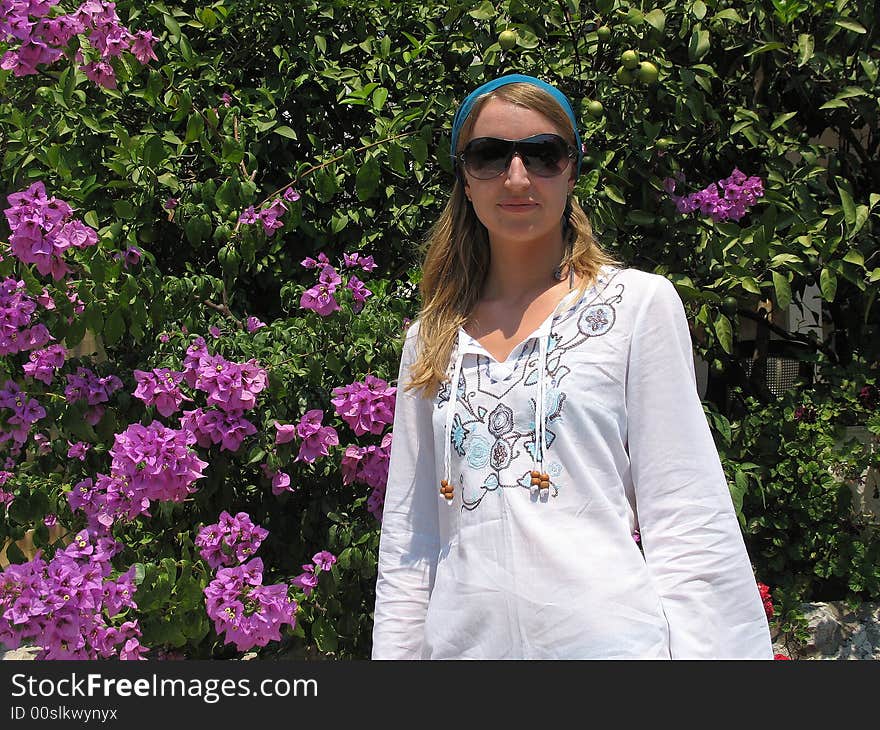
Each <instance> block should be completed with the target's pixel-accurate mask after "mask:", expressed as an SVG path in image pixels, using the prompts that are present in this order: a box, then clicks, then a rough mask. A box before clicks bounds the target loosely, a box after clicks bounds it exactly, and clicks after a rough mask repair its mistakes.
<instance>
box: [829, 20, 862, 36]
mask: <svg viewBox="0 0 880 730" xmlns="http://www.w3.org/2000/svg"><path fill="white" fill-rule="evenodd" d="M834 24H835V25H839V26H840V27H841V28H846V29H847V30H851V31H852V32H853V33H867V32H868V31H867V30H865V27H864V26H863V25H862V24H861V23H857V22H856V21H855V20H853V19H852V18H838V19H837V20H835V21H834Z"/></svg>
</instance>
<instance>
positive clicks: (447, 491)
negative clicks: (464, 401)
mask: <svg viewBox="0 0 880 730" xmlns="http://www.w3.org/2000/svg"><path fill="white" fill-rule="evenodd" d="M456 347H457V349H458V352H457V353H456V356H455V366H454V367H453V369H452V383H451V386H452V391H451V392H450V394H449V407H448V410H447V411H446V427H445V428H444V429H443V434H444V439H443V441H444V446H443V476H444V478H443V479H441V480H440V494H442V495H443V496H444V497H445V498H446V501H447V503H448V504H452V498H453V497H454V496H455V494H454V492H455V490H454V488H453V486H452V485H451V484H450V483H449V475H450V471H451V468H450V459H451V458H452V454H451V453H450V449H449V444H450V441H451V440H452V421H453V419H454V418H455V405H456V403H457V402H458V382H459V380H460V379H461V363H462V360H463V359H464V353H463V352H462V351H461V343H458V345H457V346H456Z"/></svg>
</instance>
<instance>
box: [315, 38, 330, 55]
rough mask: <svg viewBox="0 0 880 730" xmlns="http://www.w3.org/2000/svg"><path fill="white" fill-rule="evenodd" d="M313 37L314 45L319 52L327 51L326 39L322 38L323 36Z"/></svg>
mask: <svg viewBox="0 0 880 730" xmlns="http://www.w3.org/2000/svg"><path fill="white" fill-rule="evenodd" d="M314 38H315V45H316V46H317V47H318V50H319V51H321V53H327V40H326V39H325V38H324V36H322V35H316V36H314Z"/></svg>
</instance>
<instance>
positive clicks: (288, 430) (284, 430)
mask: <svg viewBox="0 0 880 730" xmlns="http://www.w3.org/2000/svg"><path fill="white" fill-rule="evenodd" d="M319 413H320V411H319ZM274 426H275V429H276V433H275V443H276V444H286V443H289V442H290V441H293V439H294V438H296V428H297V427H296V425H295V424H293V423H290V424H286V425H281V424H280V423H278V421H275V423H274Z"/></svg>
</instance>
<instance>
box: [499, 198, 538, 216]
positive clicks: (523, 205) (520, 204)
mask: <svg viewBox="0 0 880 730" xmlns="http://www.w3.org/2000/svg"><path fill="white" fill-rule="evenodd" d="M498 207H499V208H501V209H502V210H506V211H510V212H512V213H522V212H526V211H529V210H534V209H535V208H537V207H538V204H537V203H532V202H529V201H527V200H524V201H508V202H504V203H498Z"/></svg>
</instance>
